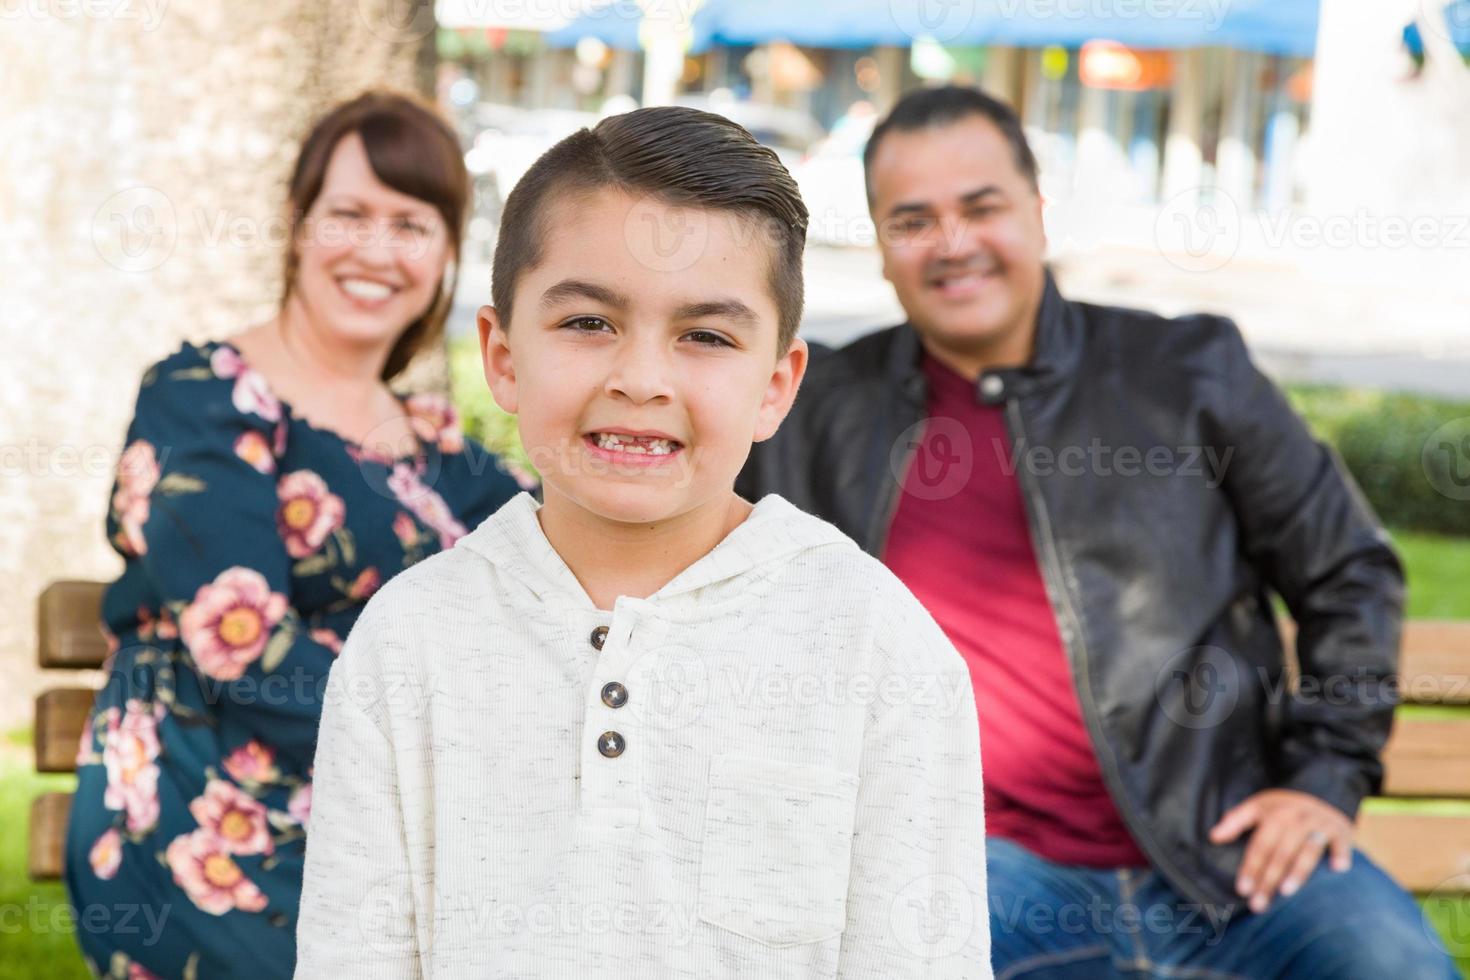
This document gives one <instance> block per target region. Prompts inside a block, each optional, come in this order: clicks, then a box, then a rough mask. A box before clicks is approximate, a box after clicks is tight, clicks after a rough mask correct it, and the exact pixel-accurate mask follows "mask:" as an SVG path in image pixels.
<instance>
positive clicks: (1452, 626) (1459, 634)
mask: <svg viewBox="0 0 1470 980" xmlns="http://www.w3.org/2000/svg"><path fill="white" fill-rule="evenodd" d="M1399 684H1400V688H1401V691H1402V695H1403V699H1404V701H1405V702H1408V703H1413V704H1470V623H1466V622H1450V621H1447V620H1432V619H1425V620H1409V621H1407V622H1405V623H1404V646H1403V653H1402V654H1401V658H1400V663H1399Z"/></svg>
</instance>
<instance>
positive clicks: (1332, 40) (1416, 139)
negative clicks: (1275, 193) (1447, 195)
mask: <svg viewBox="0 0 1470 980" xmlns="http://www.w3.org/2000/svg"><path fill="white" fill-rule="evenodd" d="M1437 6H1440V5H1438V4H1434V3H1423V4H1421V3H1419V2H1418V0H1374V2H1372V3H1361V2H1359V0H1322V8H1321V17H1320V18H1319V20H1318V25H1317V53H1316V57H1315V58H1314V59H1313V80H1312V113H1311V118H1310V121H1309V140H1310V143H1311V148H1310V157H1309V158H1308V165H1309V169H1308V172H1307V173H1306V175H1305V178H1306V179H1305V184H1306V191H1307V204H1308V205H1309V207H1310V208H1311V209H1312V210H1313V211H1318V212H1321V213H1342V212H1350V211H1352V210H1353V209H1355V208H1358V207H1363V206H1375V207H1394V206H1396V203H1397V202H1399V201H1401V200H1403V199H1404V197H1405V196H1409V195H1405V190H1406V189H1407V188H1406V187H1405V184H1406V183H1407V184H1408V185H1412V184H1413V183H1414V181H1412V180H1410V181H1407V182H1406V181H1405V179H1404V178H1405V174H1404V172H1403V169H1402V167H1401V166H1400V164H1402V163H1403V162H1404V159H1405V157H1410V156H1412V154H1413V153H1414V152H1415V151H1418V152H1421V153H1422V148H1423V141H1424V131H1423V127H1424V126H1425V125H1426V122H1427V121H1426V120H1425V119H1424V118H1423V117H1422V116H1420V115H1417V114H1416V112H1415V110H1422V107H1423V100H1422V98H1415V97H1414V93H1413V92H1412V91H1410V92H1408V93H1405V92H1404V91H1403V90H1404V89H1405V88H1406V86H1405V83H1404V81H1403V75H1404V73H1405V57H1404V55H1403V53H1402V51H1401V44H1402V42H1401V40H1400V38H1401V35H1402V32H1403V29H1404V25H1405V24H1407V23H1408V22H1409V21H1410V20H1412V19H1414V18H1415V17H1416V16H1419V15H1420V13H1421V11H1422V10H1427V9H1429V8H1432V7H1437Z"/></svg>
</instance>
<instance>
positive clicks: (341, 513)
mask: <svg viewBox="0 0 1470 980" xmlns="http://www.w3.org/2000/svg"><path fill="white" fill-rule="evenodd" d="M276 496H277V497H279V498H280V500H281V506H280V508H279V509H277V511H276V527H277V528H279V529H280V532H281V538H282V539H283V540H284V541H285V542H286V553H287V554H289V555H290V556H291V557H292V558H305V557H306V556H307V555H309V554H311V553H312V552H313V551H316V550H317V549H318V548H320V547H321V546H322V542H323V541H325V540H326V539H327V535H329V534H331V533H332V532H333V531H335V530H337V529H338V528H339V527H341V526H342V523H343V520H344V518H345V517H346V514H347V508H346V507H345V506H344V505H343V503H342V498H341V497H339V496H337V495H336V494H335V493H332V492H331V491H330V490H328V489H327V482H326V481H325V480H323V479H322V478H321V477H320V476H317V475H316V474H315V473H313V472H312V471H311V470H297V471H296V472H294V473H287V474H286V475H285V476H283V477H281V481H280V483H278V484H277V485H276Z"/></svg>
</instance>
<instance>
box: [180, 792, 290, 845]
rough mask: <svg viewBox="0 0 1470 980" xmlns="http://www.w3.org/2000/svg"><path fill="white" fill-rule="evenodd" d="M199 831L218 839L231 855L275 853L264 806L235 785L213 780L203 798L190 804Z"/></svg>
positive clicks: (193, 800)
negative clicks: (197, 822)
mask: <svg viewBox="0 0 1470 980" xmlns="http://www.w3.org/2000/svg"><path fill="white" fill-rule="evenodd" d="M189 812H190V813H192V814H193V815H194V819H195V820H197V821H199V829H200V830H203V831H207V832H209V833H210V834H213V835H214V836H215V837H218V838H219V840H220V842H221V843H222V845H223V846H224V849H225V850H226V851H228V852H229V853H231V854H269V853H271V852H272V851H274V850H275V845H274V844H273V843H271V834H270V828H269V827H267V826H266V822H265V806H264V805H262V804H261V802H260V801H259V800H257V799H256V798H255V797H253V796H251V795H250V794H249V793H246V792H245V791H244V790H242V789H240V787H238V786H236V785H234V784H233V783H229V782H226V781H225V780H223V779H211V780H210V781H209V784H208V785H207V786H205V787H204V794H203V795H202V796H196V797H195V798H194V799H192V800H190V801H189Z"/></svg>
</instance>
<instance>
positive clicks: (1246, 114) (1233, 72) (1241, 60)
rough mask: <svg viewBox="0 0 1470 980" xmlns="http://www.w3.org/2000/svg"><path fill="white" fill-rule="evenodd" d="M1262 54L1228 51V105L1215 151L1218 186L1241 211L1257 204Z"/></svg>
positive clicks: (1226, 92) (1223, 114)
mask: <svg viewBox="0 0 1470 980" xmlns="http://www.w3.org/2000/svg"><path fill="white" fill-rule="evenodd" d="M1259 71H1260V59H1259V56H1258V55H1256V54H1255V52H1252V51H1229V52H1227V53H1226V61H1225V105H1224V111H1223V112H1222V114H1221V120H1220V146H1219V149H1218V150H1217V151H1216V153H1215V161H1216V171H1215V185H1216V186H1217V187H1218V188H1219V189H1220V190H1222V191H1224V192H1225V193H1226V194H1229V195H1230V197H1231V198H1232V199H1233V200H1234V201H1235V203H1236V205H1237V206H1238V207H1239V208H1240V209H1241V210H1242V211H1245V210H1249V209H1250V208H1252V207H1253V206H1254V204H1255V201H1254V198H1255V193H1254V192H1255V177H1256V149H1255V138H1254V137H1255V118H1256V94H1257V92H1258V91H1259V85H1258V82H1257V75H1258V73H1259Z"/></svg>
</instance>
